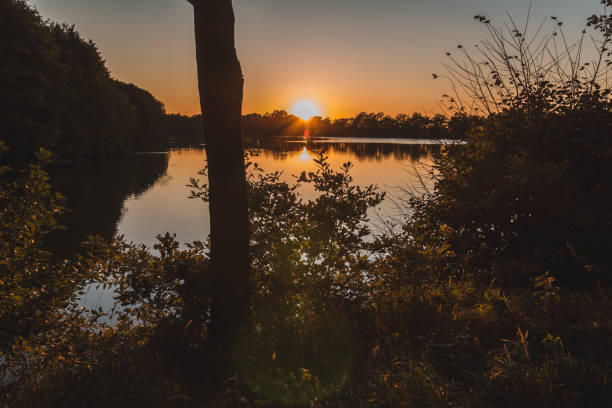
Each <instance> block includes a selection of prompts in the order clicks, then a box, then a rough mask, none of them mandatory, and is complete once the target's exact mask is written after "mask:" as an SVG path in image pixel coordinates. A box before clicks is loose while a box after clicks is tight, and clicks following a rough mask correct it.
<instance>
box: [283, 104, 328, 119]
mask: <svg viewBox="0 0 612 408" xmlns="http://www.w3.org/2000/svg"><path fill="white" fill-rule="evenodd" d="M289 112H290V113H292V114H294V115H296V116H299V117H300V118H302V119H304V120H309V119H310V118H312V117H313V116H321V115H322V112H321V108H320V107H319V105H318V104H317V103H316V102H314V101H312V100H308V99H302V100H299V101H297V102H295V103H294V104H293V105H292V106H291V109H290V111H289Z"/></svg>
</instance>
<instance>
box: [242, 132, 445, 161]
mask: <svg viewBox="0 0 612 408" xmlns="http://www.w3.org/2000/svg"><path fill="white" fill-rule="evenodd" d="M305 146H306V147H307V149H308V150H309V151H311V152H317V151H321V150H322V149H327V151H328V152H329V153H331V154H334V153H344V154H347V153H348V154H350V155H353V156H355V157H356V158H357V160H360V161H366V160H368V161H372V160H374V161H377V162H380V161H382V160H384V159H389V158H393V159H395V160H410V161H418V160H420V159H423V158H426V157H430V156H432V155H433V154H434V153H438V152H439V151H440V150H441V149H442V146H441V145H437V144H433V145H432V144H422V145H420V144H393V143H345V142H334V143H328V142H324V143H320V142H311V143H304V142H300V141H298V140H295V139H293V140H292V139H290V138H282V137H269V138H262V139H258V140H257V141H256V143H253V144H251V145H249V146H248V147H249V148H251V149H255V150H256V151H260V152H263V153H264V154H265V155H266V156H271V157H273V158H274V159H276V160H284V159H286V158H288V157H293V156H296V155H299V154H300V153H301V152H302V151H303V150H304V147H305Z"/></svg>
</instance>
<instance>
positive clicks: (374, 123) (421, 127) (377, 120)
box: [164, 110, 479, 141]
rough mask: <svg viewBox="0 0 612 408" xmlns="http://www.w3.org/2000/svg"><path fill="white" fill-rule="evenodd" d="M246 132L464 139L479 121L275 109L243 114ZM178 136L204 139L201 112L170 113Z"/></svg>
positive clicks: (250, 135)
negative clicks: (322, 114) (324, 115)
mask: <svg viewBox="0 0 612 408" xmlns="http://www.w3.org/2000/svg"><path fill="white" fill-rule="evenodd" d="M242 121H243V122H242V127H243V132H244V136H245V137H247V138H257V137H265V136H302V135H304V134H306V133H307V134H309V135H310V136H322V137H372V138H406V139H463V138H464V137H465V134H466V132H467V130H468V129H469V127H470V126H471V125H472V124H474V123H475V122H478V121H479V118H478V117H476V116H469V115H465V114H455V115H454V116H452V117H450V118H449V117H447V116H445V115H442V114H437V115H434V116H431V117H430V116H425V115H422V114H420V113H413V114H412V115H408V114H403V113H402V114H399V115H396V116H389V115H385V114H384V113H382V112H380V113H366V112H362V113H360V114H358V115H356V116H354V117H352V118H340V119H332V118H322V117H319V116H315V117H313V118H311V119H310V120H308V121H304V120H302V119H301V118H299V117H298V116H295V115H292V114H290V113H288V112H286V111H284V110H275V111H274V112H272V113H266V114H263V115H262V114H259V113H250V114H248V115H244V116H243V118H242ZM164 132H166V133H168V134H172V136H173V137H174V138H175V139H177V140H189V141H201V135H202V121H201V117H200V116H199V115H195V116H183V115H168V116H167V120H166V130H165V131H164Z"/></svg>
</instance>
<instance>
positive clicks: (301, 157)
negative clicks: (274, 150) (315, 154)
mask: <svg viewBox="0 0 612 408" xmlns="http://www.w3.org/2000/svg"><path fill="white" fill-rule="evenodd" d="M297 159H298V160H299V161H301V162H309V161H312V159H313V158H312V156H311V155H310V153H309V152H308V149H307V148H306V147H304V150H302V153H300V155H299V156H297Z"/></svg>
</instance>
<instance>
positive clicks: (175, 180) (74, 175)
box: [49, 138, 441, 306]
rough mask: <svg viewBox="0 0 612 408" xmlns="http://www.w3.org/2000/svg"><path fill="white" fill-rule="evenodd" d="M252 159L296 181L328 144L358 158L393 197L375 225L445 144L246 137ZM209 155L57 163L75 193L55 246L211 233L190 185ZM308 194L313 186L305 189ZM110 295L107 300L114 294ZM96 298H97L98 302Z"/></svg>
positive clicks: (58, 249) (361, 171) (361, 169)
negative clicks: (97, 239) (99, 238)
mask: <svg viewBox="0 0 612 408" xmlns="http://www.w3.org/2000/svg"><path fill="white" fill-rule="evenodd" d="M247 148H248V149H249V151H251V152H252V153H253V154H255V157H254V158H253V160H254V161H256V162H257V163H258V164H259V166H260V167H261V168H262V169H263V170H265V171H269V172H272V171H277V170H279V171H282V172H283V179H284V180H286V181H291V180H292V179H293V177H294V176H297V175H299V174H300V173H302V172H303V171H310V170H314V169H315V163H314V161H313V157H314V156H315V155H316V152H317V151H320V150H321V149H326V154H327V155H328V156H329V163H330V164H331V166H332V167H333V168H335V169H338V168H340V166H341V165H342V164H343V163H345V162H348V161H350V162H352V163H353V164H354V168H353V171H352V173H351V174H352V176H353V178H354V180H355V182H356V183H357V184H359V185H369V184H375V185H377V186H378V187H379V189H380V190H381V191H385V192H387V194H388V198H387V199H386V200H385V201H384V202H383V203H382V204H381V206H380V207H379V208H377V209H375V210H373V211H372V212H371V213H370V217H371V219H372V221H371V225H372V228H373V229H374V230H376V229H377V228H382V225H384V222H385V221H388V220H391V219H393V218H395V217H397V216H398V215H400V212H401V210H400V208H398V205H397V199H398V198H401V195H402V194H401V190H400V189H414V190H416V191H422V183H421V180H425V181H426V183H429V182H428V181H427V180H428V179H427V172H428V171H429V170H430V169H431V164H432V154H433V153H434V152H436V151H439V149H440V148H441V143H440V142H439V141H418V143H417V142H416V141H413V140H410V141H407V140H394V139H390V140H386V139H385V140H380V139H320V140H316V139H315V140H310V141H309V142H308V143H307V142H306V141H304V140H303V139H291V138H266V139H260V140H257V141H255V142H253V143H250V144H247ZM205 161H206V152H205V151H204V149H203V148H201V147H199V148H182V149H171V150H169V151H166V152H143V153H140V154H134V155H130V156H128V157H123V158H121V159H117V160H114V161H108V162H103V163H97V164H86V165H78V166H70V167H66V168H61V169H55V170H54V171H53V172H52V174H51V176H52V180H53V184H54V187H55V188H56V189H57V190H58V191H60V192H61V193H63V194H64V195H65V196H66V197H67V199H68V203H67V204H68V207H69V208H70V209H71V212H70V213H69V214H67V215H66V216H65V217H63V219H62V220H61V221H62V224H63V225H65V226H66V227H67V230H66V231H61V232H58V233H56V234H54V236H52V237H51V239H50V240H49V241H50V244H49V245H50V247H51V249H52V250H53V251H54V252H55V253H57V254H58V255H60V256H68V255H70V254H73V253H75V252H78V251H79V249H80V243H81V242H82V241H84V240H85V238H86V236H87V235H94V234H95V235H102V236H103V237H105V238H107V239H110V238H112V237H113V236H115V235H117V234H120V235H123V236H124V237H125V239H126V240H127V241H133V242H135V243H143V244H146V245H148V246H152V245H153V244H154V243H155V242H156V239H155V237H156V235H157V234H161V233H165V232H171V233H174V234H176V236H177V239H178V240H179V242H181V243H183V244H184V243H186V242H192V241H195V240H200V241H203V240H206V238H207V236H208V233H209V228H210V223H209V216H208V206H207V204H205V203H203V202H202V201H200V200H194V199H190V198H188V197H189V194H190V189H189V188H188V187H187V184H188V183H189V180H190V178H191V177H198V175H197V173H198V170H200V169H202V168H203V167H204V165H205ZM301 192H302V194H303V196H304V198H305V199H312V198H314V196H315V194H314V191H311V190H309V189H307V188H305V189H303V190H302V191H301ZM94 294H95V293H92V298H91V299H90V301H87V302H86V303H89V304H90V305H91V306H98V304H96V303H100V302H102V303H106V301H103V300H102V298H106V297H108V294H103V295H101V294H100V293H97V294H95V296H94ZM107 300H108V299H107ZM91 303H93V304H91Z"/></svg>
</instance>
